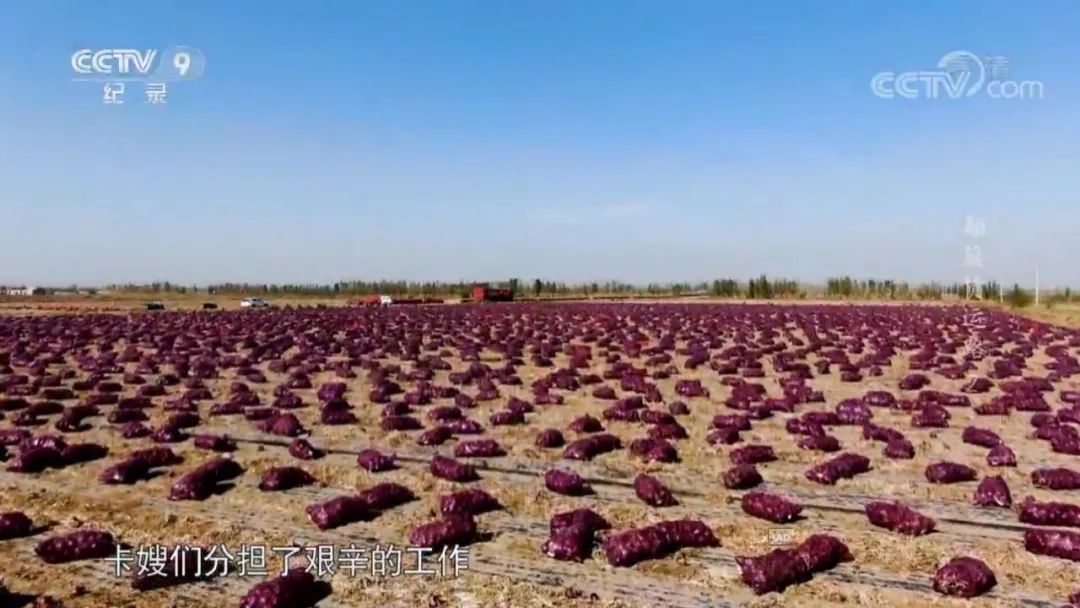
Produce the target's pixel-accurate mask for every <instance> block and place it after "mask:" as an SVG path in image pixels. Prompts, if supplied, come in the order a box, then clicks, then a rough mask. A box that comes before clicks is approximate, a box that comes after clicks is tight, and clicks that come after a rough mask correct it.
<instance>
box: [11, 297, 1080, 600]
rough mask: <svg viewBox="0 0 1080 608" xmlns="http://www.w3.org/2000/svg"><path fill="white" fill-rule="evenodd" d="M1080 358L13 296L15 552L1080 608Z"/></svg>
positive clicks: (219, 591)
mask: <svg viewBox="0 0 1080 608" xmlns="http://www.w3.org/2000/svg"><path fill="white" fill-rule="evenodd" d="M1078 353H1080V331H1078V330H1074V329H1066V328H1063V327H1056V326H1052V325H1047V324H1043V323H1039V322H1036V321H1033V320H1029V319H1024V318H1021V317H1017V316H1012V315H1009V314H1006V313H1004V312H999V311H992V310H985V309H977V308H970V307H959V306H955V307H945V306H929V305H922V306H912V305H894V306H884V305H846V304H832V305H812V304H803V305H777V304H670V303H656V304H644V303H579V304H575V303H567V304H488V305H435V306H405V307H400V308H399V307H385V308H310V307H307V308H294V309H272V310H262V311H217V312H163V313H137V314H127V315H121V314H64V315H56V314H41V315H9V316H0V389H2V392H3V393H4V395H3V396H2V397H0V410H2V415H3V420H0V440H2V443H3V444H4V446H6V447H5V448H3V449H2V451H0V456H2V457H3V458H4V459H5V466H4V470H3V471H2V472H0V489H2V491H0V512H3V513H5V514H6V515H4V516H3V517H2V518H0V538H3V539H4V540H0V563H2V564H3V565H4V566H3V569H2V571H0V573H2V577H3V585H4V587H5V588H6V589H7V591H8V592H10V593H11V594H14V595H15V596H16V597H17V598H22V599H23V600H25V602H24V605H32V604H33V601H34V598H38V599H39V601H40V602H41V603H40V604H39V605H42V606H45V605H54V604H48V603H45V602H44V601H42V600H40V596H44V595H48V596H51V597H53V598H55V599H57V600H59V601H61V602H63V606H69V607H70V606H76V607H77V606H88V607H89V606H93V607H101V606H138V607H140V608H141V607H151V608H153V607H159V606H160V607H166V606H189V605H190V606H195V605H199V606H215V607H216V606H243V607H245V608H253V607H255V606H260V607H261V606H281V607H284V606H290V607H292V606H306V605H311V604H312V603H313V602H314V601H316V600H318V604H317V605H318V606H327V607H333V606H432V607H435V606H482V607H488V606H508V607H509V606H514V607H518V606H600V605H620V606H678V607H683V606H685V607H705V606H725V605H744V604H745V605H758V606H830V605H840V604H844V605H849V606H850V605H860V606H861V605H866V606H927V605H943V606H950V605H952V606H967V605H976V606H991V605H993V606H1045V607H1050V606H1061V605H1063V604H1067V603H1069V601H1070V600H1069V598H1070V596H1071V595H1072V594H1074V593H1076V592H1077V591H1078V590H1080V569H1078V568H1077V562H1078V561H1080V530H1078V528H1080V507H1077V506H1076V505H1077V504H1080V501H1078V496H1080V461H1078V458H1080V428H1078V427H1080V381H1078V380H1077V377H1078V376H1077V373H1078V372H1080V363H1078V361H1077V355H1078ZM91 444H92V445H91ZM94 446H98V447H94ZM148 450H151V451H148ZM154 450H156V451H154ZM164 450H171V451H172V453H173V454H175V455H176V457H175V458H173V457H170V454H169V453H167V452H165V451H164ZM370 450H376V451H377V452H378V454H376V453H374V452H371V451H370ZM137 451H141V452H140V453H139V454H137V455H136V454H135V453H136V452H137ZM388 457H389V458H388ZM216 459H224V460H216ZM446 459H451V460H446ZM285 467H297V468H298V469H299V470H297V469H293V468H285ZM552 471H557V472H554V473H553V472H552ZM575 474H576V475H575ZM759 477H760V479H759ZM480 490H482V492H479V491H480ZM761 492H765V494H762V493H761ZM779 497H783V499H786V500H781V499H780V498H779ZM893 502H899V503H902V504H903V505H904V506H906V507H907V508H908V509H904V508H900V507H897V506H896V505H894V504H891V503H893ZM881 503H887V504H881ZM868 505H870V506H869V507H868ZM585 508H587V509H591V510H593V512H594V513H593V514H587V513H584V512H579V513H578V514H576V515H568V516H562V517H557V516H558V515H559V514H565V513H568V512H571V511H573V510H575V509H585ZM13 512H22V513H24V514H25V515H26V516H27V518H26V519H24V518H22V517H21V516H18V515H13V514H12V513H13ZM915 512H917V513H915ZM920 514H921V515H920ZM596 515H599V516H600V517H596ZM770 520H773V521H770ZM871 520H873V521H874V523H871ZM672 522H678V523H672ZM76 531H78V532H80V533H81V536H77V537H71V538H73V539H76V540H77V541H78V542H74V541H72V542H65V541H64V540H63V537H65V536H66V535H69V534H71V533H73V532H76ZM94 531H96V532H94ZM812 535H813V536H812ZM821 535H826V536H821ZM808 538H809V539H810V540H809V541H808V540H807V539H808ZM47 539H52V540H47ZM804 541H805V542H804ZM837 541H839V542H837ZM117 543H120V544H121V545H122V546H121V547H120V548H119V549H118V548H117ZM840 543H842V545H841V544H840ZM457 546H461V547H465V549H464V550H460V549H454V547H457ZM845 546H846V549H845ZM155 547H160V548H161V551H164V550H166V549H167V550H169V551H172V550H173V549H175V548H176V547H189V548H192V550H191V551H189V552H187V554H186V556H185V557H184V558H183V559H182V560H180V561H182V562H183V563H184V564H185V565H187V566H191V567H192V569H194V567H195V566H199V567H205V568H204V573H205V572H206V571H208V570H209V569H210V567H211V566H216V567H217V568H218V569H217V571H216V573H215V574H217V575H218V576H214V577H212V578H207V579H205V580H190V579H192V578H194V576H193V575H192V572H190V571H189V572H188V576H187V579H188V580H184V577H182V576H176V573H175V572H174V568H173V567H172V565H171V563H166V562H168V561H169V559H171V558H168V559H167V558H165V557H164V556H163V555H164V554H163V553H161V552H160V551H159V550H157V549H155ZM253 547H260V548H262V549H263V550H264V552H265V554H266V564H265V567H264V569H265V570H266V573H265V576H264V575H262V574H260V573H259V572H258V570H260V569H259V568H258V567H257V564H256V563H255V562H256V560H255V559H254V558H252V557H251V555H252V554H253V553H255V551H254V549H253ZM292 547H296V548H297V551H296V555H295V556H293V557H292V560H291V561H290V563H289V566H290V567H292V568H294V569H296V570H294V574H293V575H292V576H290V577H289V578H288V579H287V581H286V580H284V579H276V578H275V577H276V576H277V575H278V574H280V573H281V572H282V571H283V563H282V557H283V556H284V555H285V554H287V553H290V552H291V551H288V550H282V551H275V550H274V549H275V548H276V549H289V548H292ZM420 547H430V549H431V550H430V551H422V550H420V549H419V548H420ZM447 547H449V548H448V549H447ZM194 548H203V549H206V550H207V553H210V552H211V549H215V551H214V553H215V555H214V557H215V558H217V557H222V558H223V559H222V560H220V561H219V560H216V559H212V558H211V557H210V556H208V555H207V554H203V555H202V556H201V557H200V555H199V554H197V553H195V550H194ZM343 549H345V551H342V550H343ZM395 549H396V550H398V551H400V559H401V564H400V566H401V570H402V572H400V573H399V574H397V575H396V576H395V575H391V573H392V571H394V570H395V569H396V568H395V566H394V564H393V562H394V560H395V557H394V550H395ZM226 551H227V552H228V553H231V554H232V556H231V559H230V557H229V556H228V555H226ZM324 552H329V553H331V554H332V555H329V556H327V555H326V554H324ZM118 555H119V556H121V557H123V558H124V559H120V560H118V559H117V556H118ZM357 556H363V560H361V559H357ZM418 556H420V557H421V558H422V561H421V562H420V563H418V561H417V558H418ZM960 557H973V558H977V559H978V560H981V562H983V563H985V565H986V566H987V567H988V568H989V570H990V571H991V572H992V576H991V575H988V574H987V572H986V571H985V570H981V566H979V565H978V564H977V563H975V562H970V561H959V562H954V563H953V564H952V565H951V566H950V567H947V568H944V569H943V570H942V571H941V572H939V568H941V567H942V566H945V565H946V563H947V562H949V561H950V560H952V559H953V558H960ZM758 558H760V559H758ZM381 560H389V561H390V564H389V566H388V571H389V572H387V571H381V570H380V567H381V566H384V565H386V564H384V563H382V562H381ZM226 562H227V564H226ZM118 563H121V565H122V566H123V568H121V569H122V570H123V571H122V572H121V573H120V575H119V576H117V573H116V572H115V569H116V568H117V564H118ZM155 564H156V565H157V566H158V572H156V573H155V572H153V570H154V566H155ZM226 565H228V568H229V570H228V572H223V570H224V568H225V567H226ZM307 566H310V567H311V569H313V570H323V571H322V572H314V574H319V575H320V576H318V577H317V580H318V582H315V581H314V580H312V579H307V578H305V577H304V576H302V575H301V574H299V571H301V570H303V569H304V568H305V567H307ZM241 567H245V568H246V569H248V570H251V571H249V572H244V573H240V572H239V569H240V568H241ZM455 567H456V568H457V569H458V572H456V573H455V572H453V570H454V569H455ZM139 570H149V571H148V572H143V573H142V574H141V575H139V576H136V575H137V574H138V571H139ZM329 570H334V572H332V573H331V572H329ZM936 575H937V576H936ZM264 581H266V582H264ZM253 589H255V590H254V591H253ZM944 592H950V593H952V594H954V595H969V594H978V596H977V597H975V598H974V599H970V600H969V599H958V598H956V597H950V596H948V595H946V594H945V593H944ZM289 594H294V595H291V596H290V595H289ZM290 597H291V598H292V599H288V598H290ZM320 598H321V599H320ZM1072 601H1073V602H1074V603H1076V604H1080V597H1074V599H1073V600H1072ZM274 602H277V603H274Z"/></svg>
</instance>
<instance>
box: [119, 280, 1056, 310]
mask: <svg viewBox="0 0 1080 608" xmlns="http://www.w3.org/2000/svg"><path fill="white" fill-rule="evenodd" d="M490 284H491V285H492V286H493V287H504V288H509V289H511V290H512V291H513V292H514V293H515V296H516V297H519V298H521V297H530V296H531V297H534V298H545V297H576V296H586V297H605V296H613V297H631V296H638V297H649V296H686V295H702V296H712V297H719V298H733V299H735V298H747V299H765V300H770V299H802V298H807V297H815V298H835V299H860V300H943V299H962V300H976V299H982V300H994V301H996V300H998V299H1001V300H1003V301H1005V302H1007V303H1010V304H1012V305H1014V306H1025V305H1027V304H1028V303H1030V301H1031V300H1032V299H1033V293H1032V292H1030V291H1027V290H1024V289H1022V288H1021V287H1020V286H1019V285H1014V286H1013V287H1012V288H1011V289H1008V290H1006V289H1003V287H1002V286H1001V285H1000V284H998V283H997V282H993V281H991V282H987V283H983V284H981V285H978V286H977V285H971V284H965V283H934V282H932V283H921V284H914V285H913V284H910V283H907V282H897V281H893V280H891V279H874V278H870V279H857V278H854V277H850V276H838V277H830V278H829V279H827V280H826V281H825V284H824V285H823V286H822V285H812V284H808V283H800V282H799V281H795V280H792V279H784V278H769V277H768V276H766V275H764V274H763V275H760V276H758V277H756V278H752V279H748V280H742V281H740V280H736V279H731V278H727V279H715V280H713V281H699V282H668V283H658V282H653V283H644V284H635V283H628V282H624V281H614V280H611V281H602V282H601V281H592V282H577V283H575V282H563V281H548V280H544V279H540V278H537V279H533V280H532V282H531V283H529V282H525V281H522V280H520V279H518V278H510V279H507V280H505V281H495V282H491V283H490ZM473 285H474V283H473V282H471V281H456V282H452V281H389V280H381V281H361V280H353V281H337V282H335V283H328V284H316V283H285V284H275V283H215V284H210V285H202V286H200V285H182V284H177V283H171V282H169V281H157V282H152V283H145V284H135V283H128V284H117V285H109V286H107V288H106V289H108V290H109V291H124V292H135V293H147V294H169V293H172V294H189V293H190V294H207V295H229V296H241V295H258V296H267V297H274V296H325V297H332V296H355V297H363V296H373V295H390V296H410V297H411V296H426V297H443V298H454V297H460V296H463V295H467V294H468V293H469V292H470V291H471V289H472V286H473ZM1047 298H1048V299H1047V301H1048V302H1049V301H1072V300H1073V294H1072V292H1071V291H1070V290H1068V289H1066V290H1064V292H1060V291H1057V292H1054V293H1052V294H1049V295H1048V296H1047Z"/></svg>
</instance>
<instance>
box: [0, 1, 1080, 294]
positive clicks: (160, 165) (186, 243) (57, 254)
mask: <svg viewBox="0 0 1080 608" xmlns="http://www.w3.org/2000/svg"><path fill="white" fill-rule="evenodd" d="M1078 31H1080V4H1077V3H1075V2H1066V1H1061V2H1030V3H1024V4H1018V3H1015V2H994V1H978V2H975V1H972V2H947V3H945V2H938V3H930V2H905V3H899V2H856V1H851V2H841V1H828V2H824V1H822V2H731V3H728V2H700V3H699V2H659V1H656V2H539V1H537V2H380V3H375V2H303V3H301V2H293V3H286V2H274V3H266V2H239V1H237V2H228V3H222V2H209V1H206V2H190V1H189V2H108V1H101V2H50V1H30V0H16V1H14V2H8V3H5V5H4V9H3V10H2V11H0V57H3V59H4V61H2V62H0V224H2V225H3V227H4V230H3V236H2V237H0V260H2V262H0V282H19V283H21V282H27V283H35V284H54V283H70V282H78V283H83V284H90V283H108V282H125V281H152V280H158V279H168V280H172V281H177V282H184V283H193V282H194V283H206V282H213V281H226V280H234V281H257V282H273V281H281V282H285V281H302V282H320V281H334V280H337V279H342V278H407V279H446V280H457V279H466V280H471V279H499V278H503V277H508V276H519V277H526V278H531V277H536V276H541V277H546V278H551V279H561V280H568V281H572V280H596V279H600V280H602V279H622V280H627V281H668V280H704V279H711V278H714V277H728V276H730V277H738V278H745V277H747V276H750V275H756V274H758V273H761V272H766V273H768V274H770V275H781V276H788V277H794V278H799V279H803V280H810V281H814V280H821V279H823V278H824V277H826V276H830V275H834V274H845V273H846V274H853V275H857V276H878V277H886V276H887V277H893V278H898V279H907V280H912V281H921V280H948V281H953V280H955V281H962V280H963V278H964V276H965V275H970V274H972V272H973V271H969V270H967V269H965V268H964V267H963V265H962V263H963V259H964V246H965V244H970V245H979V246H981V248H982V253H983V257H984V264H985V266H984V269H983V270H982V271H979V272H978V274H979V275H980V276H981V277H983V278H990V277H997V278H1000V279H1004V280H1007V281H1010V282H1011V281H1021V282H1024V281H1028V282H1030V281H1031V278H1032V276H1031V275H1032V274H1033V268H1034V267H1035V266H1036V265H1038V266H1040V268H1041V271H1042V278H1043V284H1044V285H1047V284H1061V285H1064V284H1072V285H1074V286H1080V263H1077V260H1078V259H1080V240H1078V239H1077V235H1080V213H1078V209H1080V205H1078V201H1080V199H1078V197H1080V177H1078V176H1080V171H1077V169H1076V167H1077V166H1080V128H1078V117H1080V103H1078V102H1080V99H1078V94H1080V86H1078V74H1080V72H1078V71H1077V61H1078V60H1080V39H1078V37H1077V36H1076V33H1077V32H1078ZM172 45H190V46H194V47H197V48H199V49H200V50H201V51H202V52H203V53H204V55H205V56H206V60H207V66H206V72H205V74H204V75H203V77H202V78H201V79H200V80H198V81H193V82H183V83H178V84H175V85H174V86H172V88H171V89H170V92H169V97H168V101H167V103H166V104H165V105H164V106H150V105H147V104H144V103H141V102H140V99H139V97H138V96H139V95H140V94H141V89H139V88H134V87H133V88H129V93H128V94H127V97H128V103H127V104H125V105H123V106H108V105H104V104H102V103H101V90H100V86H99V85H97V84H94V83H86V82H72V81H71V76H72V74H71V69H70V64H69V60H70V57H71V54H72V53H73V52H74V51H76V50H78V49H80V48H108V47H121V48H128V47H131V48H165V47H168V46H172ZM957 49H964V50H968V51H972V52H974V53H976V54H978V55H980V56H987V55H1002V56H1007V57H1008V58H1009V59H1010V60H1011V65H1012V72H1011V75H1010V78H1014V79H1016V80H1039V81H1041V82H1042V83H1043V86H1044V95H1043V99H1041V100H1018V99H1011V100H1005V99H990V98H988V97H986V96H984V95H980V96H975V97H972V98H965V99H935V100H931V99H891V100H885V99H880V98H877V97H875V96H874V95H873V93H872V92H871V89H870V86H869V83H870V79H871V78H872V77H873V76H874V74H875V73H877V72H880V71H882V70H892V71H896V72H903V71H908V70H932V69H934V66H935V64H936V62H937V61H938V59H939V58H941V56H942V55H944V54H945V53H946V52H949V51H952V50H957ZM967 215H974V216H978V217H981V218H984V220H985V223H986V233H987V234H986V237H985V238H983V239H979V240H972V239H970V238H967V237H965V236H964V234H963V232H962V229H963V222H964V218H965V216H967Z"/></svg>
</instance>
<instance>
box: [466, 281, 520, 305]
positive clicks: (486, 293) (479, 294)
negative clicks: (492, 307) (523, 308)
mask: <svg viewBox="0 0 1080 608" xmlns="http://www.w3.org/2000/svg"><path fill="white" fill-rule="evenodd" d="M472 301H473V302H513V301H514V292H513V291H511V290H510V289H506V288H502V287H491V286H489V285H488V284H487V283H477V284H476V285H473V288H472Z"/></svg>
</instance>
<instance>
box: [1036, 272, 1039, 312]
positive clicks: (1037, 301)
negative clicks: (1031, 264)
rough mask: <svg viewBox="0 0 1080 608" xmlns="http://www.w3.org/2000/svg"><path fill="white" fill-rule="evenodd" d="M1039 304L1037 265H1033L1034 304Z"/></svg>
mask: <svg viewBox="0 0 1080 608" xmlns="http://www.w3.org/2000/svg"><path fill="white" fill-rule="evenodd" d="M1038 305H1039V267H1038V266H1036V267H1035V306H1038Z"/></svg>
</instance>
